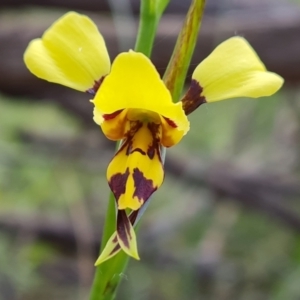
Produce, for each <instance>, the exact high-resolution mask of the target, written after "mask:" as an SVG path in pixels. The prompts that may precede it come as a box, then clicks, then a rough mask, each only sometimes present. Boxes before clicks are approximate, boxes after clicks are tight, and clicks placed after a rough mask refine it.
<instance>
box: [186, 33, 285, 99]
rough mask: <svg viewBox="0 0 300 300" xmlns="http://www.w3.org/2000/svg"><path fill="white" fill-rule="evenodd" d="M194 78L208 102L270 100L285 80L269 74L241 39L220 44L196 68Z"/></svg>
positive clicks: (234, 38) (235, 38) (231, 39)
mask: <svg viewBox="0 0 300 300" xmlns="http://www.w3.org/2000/svg"><path fill="white" fill-rule="evenodd" d="M192 78H193V79H194V80H196V81H198V82H199V84H200V86H201V87H202V88H203V92H202V94H201V95H202V96H204V97H205V99H206V101H207V102H213V101H219V100H224V99H228V98H235V97H251V98H258V97H263V96H270V95H272V94H274V93H275V92H276V91H277V90H278V89H279V88H280V87H281V86H282V84H283V79H282V77H280V76H279V75H277V74H275V73H272V72H268V71H267V70H266V68H265V66H264V64H263V63H262V62H261V60H260V59H259V57H258V56H257V54H256V53H255V51H254V50H253V49H252V47H251V46H250V45H249V43H248V42H247V41H246V40H245V39H244V38H242V37H232V38H230V39H228V40H226V41H225V42H223V43H222V44H220V45H219V46H218V47H217V48H216V49H215V50H214V51H213V52H212V53H211V54H210V55H209V56H208V57H207V58H206V59H205V60H203V61H202V62H201V63H200V64H199V65H198V66H197V68H196V69H195V71H194V73H193V76H192Z"/></svg>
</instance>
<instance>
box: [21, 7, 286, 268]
mask: <svg viewBox="0 0 300 300" xmlns="http://www.w3.org/2000/svg"><path fill="white" fill-rule="evenodd" d="M24 60H25V64H26V66H27V67H28V69H29V70H30V71H31V72H32V73H33V74H35V75H36V76H37V77H39V78H42V79H45V80H48V81H50V82H55V83H58V84H62V85H65V86H68V87H70V88H73V89H76V90H79V91H85V92H88V93H89V94H91V95H93V96H94V98H93V100H91V102H92V103H93V104H94V120H95V122H96V123H97V124H98V125H100V127H101V128H102V131H103V133H104V134H105V136H106V137H107V138H109V139H111V140H114V141H118V140H121V141H122V142H121V145H120V148H119V150H118V152H117V153H116V154H115V156H114V158H113V159H112V161H111V162H110V164H109V166H108V169H107V180H108V184H109V186H110V188H111V190H112V192H113V194H114V196H115V199H116V205H117V208H118V213H117V224H116V232H115V233H114V234H113V235H112V237H111V238H110V240H109V241H108V243H107V245H106V247H105V249H104V250H103V252H102V253H101V255H100V257H99V258H98V260H97V261H96V265H97V264H100V263H102V262H103V261H105V260H107V259H109V258H111V257H112V256H114V255H115V254H116V253H118V252H119V251H120V250H121V249H122V250H123V251H125V252H126V253H127V254H128V255H130V256H132V257H134V258H136V259H138V258H139V257H138V251H137V243H136V237H135V232H134V230H133V225H134V224H135V221H136V219H137V216H138V212H139V210H140V208H141V207H142V206H143V205H144V204H145V202H146V201H147V200H148V199H149V197H150V196H151V195H152V193H153V192H154V191H156V190H157V189H158V188H159V187H160V186H161V184H162V182H163V179H164V169H163V164H162V160H161V147H162V146H164V147H171V146H173V145H175V144H177V143H178V142H179V141H180V140H181V139H182V137H183V136H184V135H185V134H186V133H187V132H188V130H189V121H188V119H187V115H188V114H189V113H191V112H192V111H194V110H195V109H196V108H197V107H198V106H199V105H201V104H203V103H206V102H213V101H219V100H224V99H228V98H234V97H252V98H257V97H262V96H269V95H272V94H274V93H275V92H276V91H277V90H278V89H279V88H280V87H281V85H282V84H283V79H282V78H281V77H280V76H278V75H277V74H275V73H271V72H268V71H267V70H266V68H265V66H264V65H263V63H262V62H261V61H260V59H259V58H258V56H257V54H256V53H255V52H254V50H253V49H252V48H251V46H250V45H249V44H248V42H247V41H246V40H245V39H244V38H242V37H233V38H230V39H228V40H226V41H225V42H223V43H222V44H220V45H219V46H218V47H217V48H216V49H215V50H214V51H213V52H212V53H211V54H210V55H209V56H208V57H207V58H206V59H205V60H204V61H202V63H200V64H199V65H198V66H197V67H196V69H195V71H194V73H193V76H192V82H191V85H190V87H189V89H188V90H187V93H186V94H185V95H184V96H183V98H182V100H181V101H180V102H178V103H173V101H172V97H171V95H170V92H169V91H168V89H167V88H166V86H165V84H164V83H163V81H162V80H161V78H160V76H159V74H158V72H157V71H156V69H155V67H154V65H153V64H152V63H151V61H150V60H149V59H148V58H147V57H146V56H145V55H143V54H142V53H137V52H135V51H132V50H130V51H128V52H123V53H120V54H119V55H118V56H117V57H116V58H115V60H114V62H113V63H112V65H111V63H110V59H109V56H108V53H107V49H106V46H105V42H104V39H103V37H102V35H101V34H100V33H99V31H98V29H97V27H96V25H95V24H94V23H93V22H92V21H91V20H90V19H89V18H88V17H86V16H84V15H80V14H77V13H75V12H69V13H67V14H65V15H64V16H62V17H61V18H60V19H58V20H57V21H56V22H55V23H54V24H53V25H52V26H51V27H50V28H49V29H48V30H47V31H46V32H45V33H44V35H43V36H42V38H40V39H35V40H33V41H32V42H31V43H30V44H29V46H28V48H27V50H26V52H25V54H24ZM127 210H130V211H131V213H129V214H127Z"/></svg>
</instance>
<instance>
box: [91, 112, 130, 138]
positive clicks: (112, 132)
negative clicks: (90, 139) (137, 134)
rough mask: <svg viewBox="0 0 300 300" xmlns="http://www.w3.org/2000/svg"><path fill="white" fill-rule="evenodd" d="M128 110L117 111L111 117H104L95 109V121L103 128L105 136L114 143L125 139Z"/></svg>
mask: <svg viewBox="0 0 300 300" xmlns="http://www.w3.org/2000/svg"><path fill="white" fill-rule="evenodd" d="M126 115H127V109H124V110H119V111H116V112H115V113H112V114H110V115H102V114H101V113H100V112H99V111H98V110H97V108H96V107H95V108H94V121H95V122H96V123H97V124H98V125H100V126H101V128H102V131H103V133H104V134H105V136H106V137H107V138H108V139H110V140H113V141H118V140H121V139H123V138H124V135H125V132H126V123H127V122H128V121H127V118H126Z"/></svg>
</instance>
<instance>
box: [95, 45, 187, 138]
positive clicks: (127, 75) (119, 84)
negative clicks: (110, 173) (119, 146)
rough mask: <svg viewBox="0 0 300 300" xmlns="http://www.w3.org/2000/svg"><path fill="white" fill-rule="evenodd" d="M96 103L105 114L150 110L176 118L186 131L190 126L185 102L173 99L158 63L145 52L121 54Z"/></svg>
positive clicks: (99, 92) (175, 121) (179, 125)
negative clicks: (156, 67)
mask: <svg viewBox="0 0 300 300" xmlns="http://www.w3.org/2000/svg"><path fill="white" fill-rule="evenodd" d="M93 102H94V104H95V106H96V108H97V110H98V111H99V112H101V113H102V114H112V113H114V112H115V111H118V110H123V109H125V108H129V109H141V110H147V111H151V112H155V113H157V114H159V115H162V116H164V117H166V118H168V119H170V120H172V121H173V122H174V123H176V125H177V130H180V131H183V132H184V134H185V133H186V132H187V131H188V129H189V122H188V119H187V117H186V115H185V114H184V111H183V109H182V103H176V104H174V103H173V102H172V98H171V94H170V92H169V91H168V89H167V88H166V86H165V84H164V83H163V81H162V80H161V78H160V76H159V74H158V72H157V71H156V69H155V67H154V65H153V64H152V63H151V61H150V60H149V59H148V58H147V57H146V56H145V55H143V54H142V53H137V52H134V51H129V52H126V53H121V54H119V55H118V56H117V57H116V59H115V60H114V62H113V64H112V69H111V72H110V74H109V75H107V76H106V77H105V80H104V81H103V82H102V84H101V89H99V91H98V93H97V94H96V96H95V99H94V101H93Z"/></svg>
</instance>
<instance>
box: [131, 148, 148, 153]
mask: <svg viewBox="0 0 300 300" xmlns="http://www.w3.org/2000/svg"><path fill="white" fill-rule="evenodd" d="M133 152H139V153H141V154H142V155H146V152H145V151H144V150H142V149H141V148H134V149H133V150H132V151H131V154H132V153H133Z"/></svg>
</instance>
